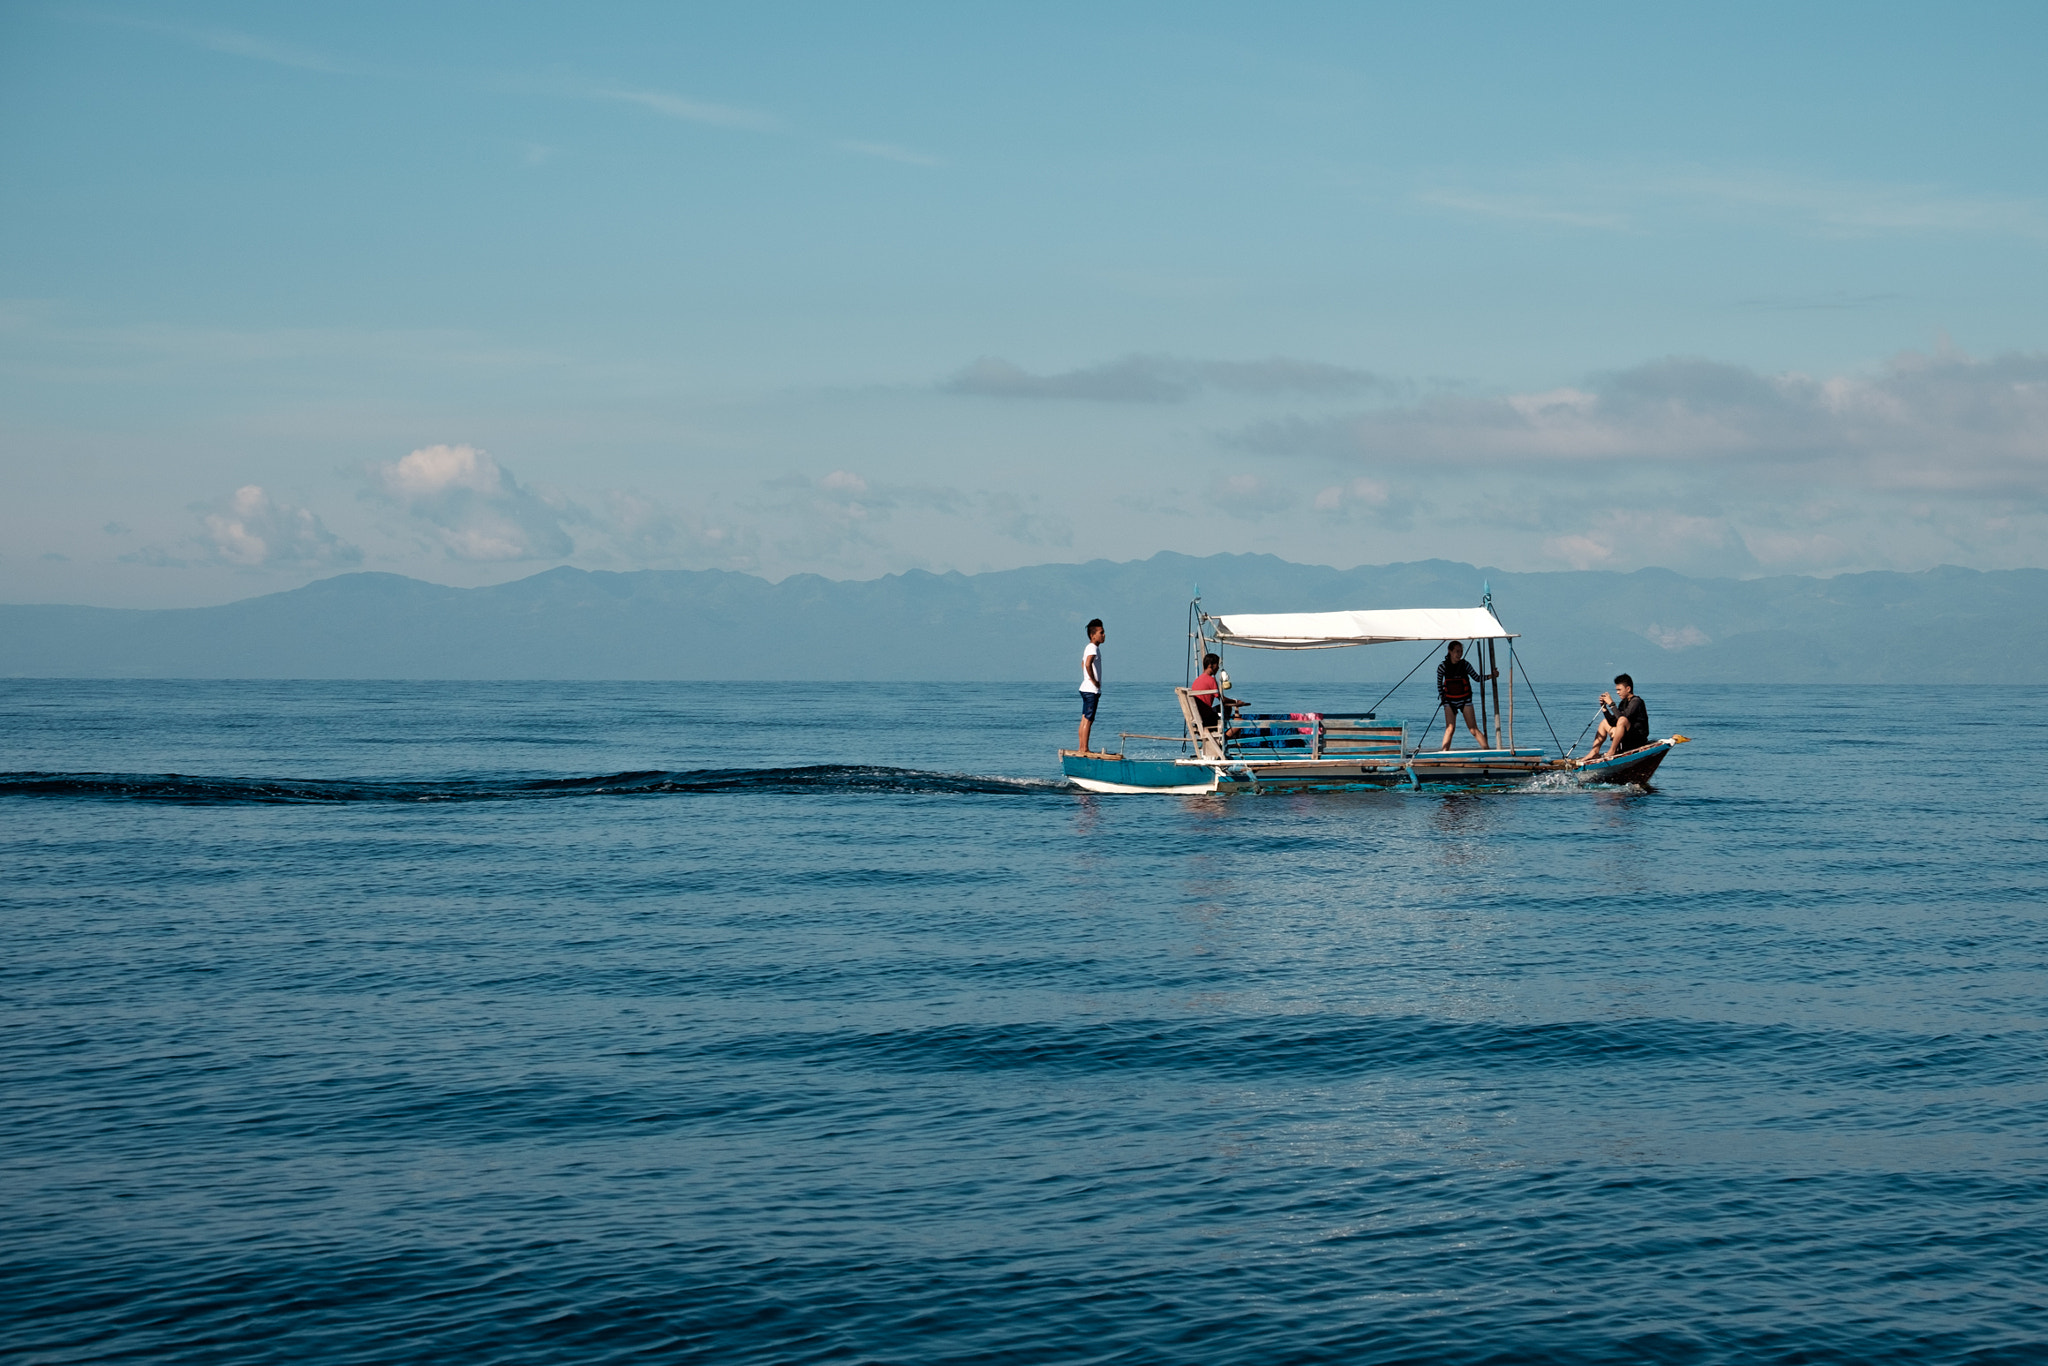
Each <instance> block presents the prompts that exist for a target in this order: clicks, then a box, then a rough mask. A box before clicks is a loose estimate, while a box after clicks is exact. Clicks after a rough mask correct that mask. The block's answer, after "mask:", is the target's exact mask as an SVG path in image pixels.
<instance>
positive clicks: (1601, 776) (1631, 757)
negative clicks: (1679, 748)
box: [1572, 740, 1676, 786]
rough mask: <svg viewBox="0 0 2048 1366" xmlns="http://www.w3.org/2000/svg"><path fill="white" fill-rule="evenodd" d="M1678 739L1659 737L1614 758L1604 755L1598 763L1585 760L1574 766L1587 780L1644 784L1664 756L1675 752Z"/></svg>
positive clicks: (1615, 783)
mask: <svg viewBox="0 0 2048 1366" xmlns="http://www.w3.org/2000/svg"><path fill="white" fill-rule="evenodd" d="M1675 743H1676V741H1675V740H1657V741H1653V742H1652V743H1650V744H1647V745H1644V746H1643V747H1642V748H1640V749H1632V750H1630V751H1629V752H1628V753H1626V754H1617V755H1616V756H1614V757H1613V758H1612V759H1603V760H1601V761H1600V762H1599V763H1597V764H1582V765H1580V766H1579V767H1578V768H1575V769H1573V770H1572V772H1574V773H1576V774H1577V775H1578V777H1579V781H1580V782H1585V783H1609V784H1613V785H1616V786H1625V785H1627V784H1631V783H1633V784H1637V785H1641V784H1643V783H1647V782H1649V781H1650V778H1651V775H1653V774H1654V773H1656V771H1657V765H1659V764H1661V763H1663V762H1664V756H1665V755H1667V754H1669V753H1671V749H1672V746H1673V745H1674V744H1675Z"/></svg>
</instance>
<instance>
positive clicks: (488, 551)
mask: <svg viewBox="0 0 2048 1366" xmlns="http://www.w3.org/2000/svg"><path fill="white" fill-rule="evenodd" d="M369 473H370V489H371V492H372V494H373V495H374V496H377V497H379V498H382V499H383V500H384V501H386V502H389V503H391V504H393V505H394V506H396V507H399V508H402V509H403V510H404V511H405V512H406V513H407V514H408V515H409V516H411V517H412V518H413V519H414V520H415V521H416V522H418V523H419V524H421V525H422V526H423V527H424V528H425V529H426V531H427V533H428V535H429V536H430V537H431V538H432V539H433V540H434V541H435V542H436V543H438V544H439V545H440V546H441V548H442V549H443V550H444V551H446V552H447V553H448V555H449V556H450V557H451V558H454V559H458V560H476V561H499V560H542V559H560V558H562V557H564V556H567V555H569V554H570V553H572V552H573V551H574V550H575V548H576V546H575V542H574V541H572V540H571V539H570V536H569V533H568V532H567V531H565V530H563V529H562V522H563V519H564V518H565V517H572V518H573V517H576V516H579V515H581V514H580V510H579V509H575V508H574V507H573V506H572V505H571V504H569V503H568V502H567V501H566V500H563V499H560V498H550V497H548V496H546V495H543V494H542V493H541V492H539V491H538V490H535V489H532V488H527V487H524V486H522V485H521V484H520V483H519V481H518V480H516V479H514V478H513V477H512V472H511V471H510V470H507V469H504V468H503V467H501V466H500V465H499V464H498V462H497V461H496V460H493V459H492V458H491V456H490V455H489V453H487V452H485V451H482V450H479V449H477V448H476V447H474V446H423V447H421V448H420V449H419V450H416V451H414V452H412V453H411V454H410V455H407V456H406V457H405V458H404V459H402V460H395V461H392V462H390V463H388V464H378V465H373V466H371V468H370V472H369Z"/></svg>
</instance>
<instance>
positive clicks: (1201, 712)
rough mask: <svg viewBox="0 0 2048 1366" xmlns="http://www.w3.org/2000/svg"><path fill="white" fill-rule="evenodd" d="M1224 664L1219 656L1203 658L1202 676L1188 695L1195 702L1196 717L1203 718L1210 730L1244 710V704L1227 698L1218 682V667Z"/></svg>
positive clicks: (1192, 686)
mask: <svg viewBox="0 0 2048 1366" xmlns="http://www.w3.org/2000/svg"><path fill="white" fill-rule="evenodd" d="M1222 663H1223V659H1222V657H1221V656H1219V655H1203V656H1202V676H1201V677H1200V678H1197V679H1196V680H1195V681H1194V682H1192V683H1190V684H1189V685H1188V695H1189V696H1190V697H1192V698H1194V700H1195V715H1197V716H1199V717H1201V718H1202V725H1203V726H1204V727H1205V728H1206V729H1209V730H1214V729H1216V722H1217V720H1218V719H1219V718H1221V717H1223V716H1225V715H1227V714H1228V713H1230V712H1234V711H1238V710H1240V709H1242V708H1243V706H1244V703H1242V702H1240V701H1238V700H1237V699H1236V698H1234V697H1226V696H1224V694H1223V689H1222V687H1221V686H1220V685H1219V684H1218V683H1217V682H1216V674H1217V671H1218V667H1219V666H1220V665H1221V664H1222Z"/></svg>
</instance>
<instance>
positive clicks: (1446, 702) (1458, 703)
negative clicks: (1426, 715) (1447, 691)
mask: <svg viewBox="0 0 2048 1366" xmlns="http://www.w3.org/2000/svg"><path fill="white" fill-rule="evenodd" d="M1436 702H1437V705H1438V706H1440V707H1449V708H1450V709H1451V712H1452V714H1453V715H1455V714H1456V713H1458V712H1461V711H1463V710H1465V708H1467V707H1469V706H1471V705H1472V698H1471V695H1470V694H1467V695H1466V696H1464V697H1456V698H1453V697H1439V698H1437V700H1436Z"/></svg>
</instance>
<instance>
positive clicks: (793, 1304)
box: [0, 680, 2048, 1366]
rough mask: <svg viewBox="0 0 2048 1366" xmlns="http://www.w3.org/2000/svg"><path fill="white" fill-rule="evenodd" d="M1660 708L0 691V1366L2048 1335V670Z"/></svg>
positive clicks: (1378, 1356) (903, 693)
mask: <svg viewBox="0 0 2048 1366" xmlns="http://www.w3.org/2000/svg"><path fill="white" fill-rule="evenodd" d="M1310 691H1313V690H1303V692H1304V693H1307V692H1310ZM1322 691H1323V692H1325V693H1327V694H1329V695H1328V696H1314V697H1311V696H1303V697H1301V698H1300V699H1299V701H1300V704H1301V705H1311V704H1313V705H1321V706H1324V707H1327V708H1329V709H1340V708H1342V707H1344V706H1346V705H1347V704H1348V705H1352V706H1356V705H1358V704H1359V703H1361V702H1363V701H1370V698H1369V697H1362V698H1354V697H1352V696H1350V695H1349V694H1343V693H1341V692H1340V690H1332V689H1325V690H1322ZM1584 692H1585V690H1584V689H1576V690H1573V689H1551V690H1548V691H1547V692H1546V697H1545V700H1546V702H1548V703H1549V704H1550V708H1551V712H1552V716H1553V718H1554V719H1556V720H1557V721H1558V722H1559V729H1560V731H1563V732H1565V738H1567V739H1569V738H1570V733H1571V732H1575V731H1576V730H1577V729H1578V726H1579V724H1580V723H1582V722H1583V720H1584V716H1585V712H1586V706H1585V700H1586V699H1585V696H1584ZM1645 692H1646V694H1647V695H1648V699H1649V702H1650V705H1651V709H1652V719H1653V722H1654V723H1655V727H1656V729H1657V731H1658V732H1659V733H1668V732H1670V731H1672V730H1681V731H1683V732H1685V733H1686V734H1688V735H1691V736H1694V737H1695V738H1696V743H1694V744H1692V745H1689V746H1685V747H1682V748H1681V749H1680V750H1679V751H1678V752H1677V753H1676V754H1675V756H1674V757H1673V758H1672V759H1671V760H1670V761H1669V762H1668V763H1667V764H1666V765H1665V767H1664V769H1663V771H1662V772H1661V773H1660V774H1659V775H1658V782H1657V784H1656V787H1655V789H1654V790H1650V791H1636V790H1625V791H1616V790H1581V789H1576V788H1573V787H1572V786H1570V785H1569V784H1562V783H1555V782H1553V783H1546V784H1539V785H1537V786H1535V787H1532V788H1531V789H1530V790H1525V791H1516V792H1505V793H1487V794H1443V793H1432V792H1427V791H1425V792H1422V793H1402V792H1389V793H1359V794H1319V795H1256V796H1237V797H1220V798H1219V797H1206V798H1177V797H1157V796H1142V797H1141V796H1131V797H1096V796H1089V795H1085V794H1079V793H1075V792H1073V791H1070V790H1067V789H1065V788H1063V787H1062V786H1060V785H1059V784H1058V782H1057V781H1056V777H1057V768H1056V761H1055V760H1054V757H1053V751H1054V749H1055V747H1056V746H1058V745H1060V744H1068V745H1071V744H1072V736H1073V722H1074V719H1075V717H1074V715H1073V712H1074V709H1075V708H1074V703H1075V698H1074V696H1073V694H1072V693H1071V692H1066V691H1063V690H1061V689H1060V688H1058V687H1056V686H1055V687H1046V688H1043V689H1031V688H1021V687H1004V688H997V687H980V686H938V685H933V686H921V687H912V688H903V687H882V686H837V687H824V686H795V685H752V686H732V685H680V684H613V685H599V684H531V683H519V684H449V683H433V684H414V683H391V684H374V683H47V682H22V681H7V682H0V917H4V919H0V926H4V931H5V943H6V950H5V953H4V955H0V1021H4V1026H5V1030H4V1035H0V1083H4V1085H0V1173H4V1175H0V1181H4V1187H0V1196H4V1200H0V1354H4V1355H5V1356H7V1357H8V1358H9V1359H11V1360H21V1361H28V1362H84V1361H108V1360H144V1361H164V1362H224V1361H225V1362H255V1361H278V1362H284V1361H292V1362H301V1361H317V1362H355V1361H361V1362H389V1361H434V1362H439V1363H468V1362H507V1363H521V1362H553V1361H576V1362H608V1361H616V1360H626V1359H641V1358H655V1359H674V1360H705V1361H720V1362H839V1361H863V1362H906V1363H909V1362H918V1363H924V1362H931V1363H954V1362H1019V1363H1023V1362H1046V1361H1056V1362H1133V1363H1138V1362H1143V1363H1150V1362H1190V1361H1196V1362H1204V1363H1235V1362H1244V1363H1261V1364H1262V1366H1263V1364H1265V1363H1279V1362H1321V1361H1330V1362H1407V1361H1414V1362H1506V1361H1521V1360H1577V1361H1596V1362H1599V1361H1614V1362H1634V1361H1678V1362H1724V1361H1725V1362H1736V1361H1741V1362H1753V1361H1783V1362H1795V1361H1796V1362H1817V1361H1858V1362H1871V1361H1912V1362H1947V1361H1954V1362H1979V1363H1991V1362H2018V1361H2044V1360H2048V1018H2044V1001H2048V919H2044V914H2043V893H2044V890H2048V856H2044V852H2043V851H2044V847H2048V846H2044V843H2043V838H2042V837H2043V834H2044V817H2048V792H2044V787H2043V784H2042V781H2041V778H2040V773H2041V769H2042V764H2041V760H2042V757H2043V753H2044V747H2048V746H2044V741H2048V722H2044V721H2043V720H2042V717H2043V714H2044V707H2043V705H2042V704H2043V703H2044V702H2048V690H2043V689H2035V690H2027V689H2019V690H2005V691H2000V692H1995V693H1994V692H1988V691H1981V690H1961V689H1957V690H1933V691H1927V690H1905V689H1881V688H1800V689H1773V688H1706V687H1690V688H1676V687H1672V688H1661V689H1660V688H1657V687H1656V686H1654V684H1652V683H1651V682H1650V681H1649V680H1645ZM1567 693H1569V694H1570V695H1571V701H1570V705H1569V706H1568V707H1567V706H1565V697H1564V694H1567ZM1258 700H1259V701H1261V702H1265V701H1267V700H1268V699H1265V698H1263V697H1260V698H1259V699H1258ZM1276 700H1277V699H1276ZM1289 700H1295V699H1289ZM1522 706H1523V708H1524V710H1523V711H1522V713H1521V715H1520V717H1519V718H1518V719H1519V720H1520V722H1521V724H1522V736H1521V738H1522V739H1523V740H1524V741H1525V742H1526V741H1527V740H1528V739H1529V737H1530V735H1531V734H1532V733H1534V734H1538V735H1541V734H1542V732H1541V730H1540V727H1539V724H1538V723H1537V722H1536V718H1535V717H1534V716H1533V714H1532V713H1531V712H1530V711H1529V710H1528V709H1527V699H1526V698H1524V699H1523V700H1522ZM1561 709H1562V710H1564V711H1568V712H1569V719H1567V717H1566V716H1565V715H1562V714H1560V712H1561ZM1409 710H1410V711H1413V710H1414V708H1413V707H1410V708H1409ZM1170 716H1171V703H1170V699H1168V698H1167V697H1166V695H1165V694H1164V693H1163V692H1162V691H1161V690H1158V689H1152V690H1144V689H1135V688H1132V689H1124V690H1122V691H1118V690H1116V689H1113V690H1112V691H1111V692H1110V693H1109V694H1108V695H1107V696H1106V698H1105V701H1104V704H1103V718H1102V721H1101V723H1100V725H1099V728H1098V737H1100V736H1101V735H1103V734H1114V733H1115V732H1116V731H1117V730H1119V729H1141V730H1152V729H1157V728H1159V727H1160V726H1161V725H1163V724H1164V723H1166V722H1167V721H1168V719H1169V718H1170ZM1543 738H1546V739H1547V736H1544V737H1543Z"/></svg>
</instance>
